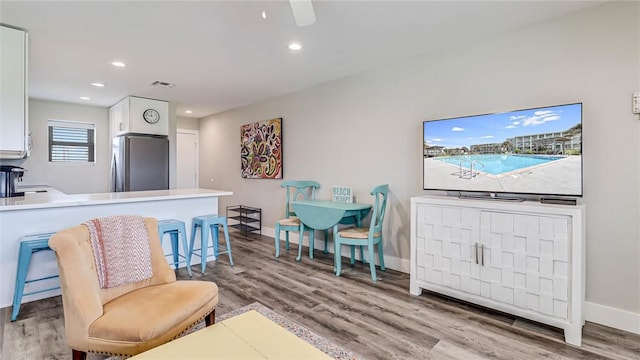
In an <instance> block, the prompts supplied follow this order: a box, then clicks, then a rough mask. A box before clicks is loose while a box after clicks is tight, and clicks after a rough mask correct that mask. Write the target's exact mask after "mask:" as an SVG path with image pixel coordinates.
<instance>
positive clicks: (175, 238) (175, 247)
mask: <svg viewBox="0 0 640 360" xmlns="http://www.w3.org/2000/svg"><path fill="white" fill-rule="evenodd" d="M179 234H180V233H179V232H177V231H172V232H170V233H169V235H170V236H169V237H170V238H171V251H173V266H174V268H175V269H176V270H178V261H179V260H178V256H179V255H180V250H178V237H179V236H180V235H179Z"/></svg>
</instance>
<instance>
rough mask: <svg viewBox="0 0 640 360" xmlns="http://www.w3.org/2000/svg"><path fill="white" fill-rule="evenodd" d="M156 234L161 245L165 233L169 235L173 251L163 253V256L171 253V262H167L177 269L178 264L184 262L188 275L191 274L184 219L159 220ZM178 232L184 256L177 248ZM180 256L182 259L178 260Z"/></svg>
mask: <svg viewBox="0 0 640 360" xmlns="http://www.w3.org/2000/svg"><path fill="white" fill-rule="evenodd" d="M158 234H159V235H160V244H161V245H162V241H163V240H164V235H165V234H169V235H170V236H171V250H172V252H173V253H172V254H164V256H165V257H167V256H171V255H173V262H171V261H169V263H170V264H173V266H174V267H175V268H176V269H178V264H182V263H184V264H186V265H187V272H188V273H189V277H191V276H193V274H192V273H191V252H189V247H188V246H187V229H186V226H185V224H184V221H180V220H177V219H167V220H159V221H158ZM180 234H182V251H183V253H184V256H183V255H181V254H180V250H178V238H179V237H180ZM180 258H183V259H184V260H180Z"/></svg>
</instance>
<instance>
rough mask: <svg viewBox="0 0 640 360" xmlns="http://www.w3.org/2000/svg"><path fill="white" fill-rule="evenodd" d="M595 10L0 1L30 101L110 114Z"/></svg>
mask: <svg viewBox="0 0 640 360" xmlns="http://www.w3.org/2000/svg"><path fill="white" fill-rule="evenodd" d="M599 3H602V1H588V2H587V1H407V2H405V1H319V0H314V2H313V5H314V8H315V13H316V17H317V21H316V23H315V24H313V25H310V26H308V27H304V28H299V27H297V26H296V24H295V21H294V18H293V15H292V12H291V8H290V6H289V3H288V1H75V2H72V1H69V2H67V1H64V2H63V1H5V0H0V23H3V24H8V25H12V26H16V27H21V28H24V29H26V30H27V31H28V32H29V36H30V39H29V44H30V48H29V51H30V54H29V96H30V97H32V98H39V99H48V100H55V101H63V102H71V103H83V104H91V105H97V106H110V105H113V104H114V103H116V102H117V101H118V100H120V99H122V98H123V97H125V96H127V95H136V96H142V97H148V98H156V99H162V100H169V101H173V102H175V103H176V104H177V113H178V116H187V117H194V118H201V117H204V116H207V115H211V114H214V113H218V112H221V111H224V110H228V109H232V108H235V107H238V106H243V105H247V104H250V103H253V102H256V101H261V100H265V99H268V98H272V97H275V96H278V95H282V94H287V93H290V92H294V91H298V90H301V89H305V88H308V87H310V86H313V85H316V84H320V83H324V82H328V81H331V80H334V79H337V78H341V77H344V76H348V75H351V74H355V73H358V72H362V71H366V70H370V69H373V68H377V67H381V66H384V65H386V64H389V63H393V62H397V61H399V60H402V59H407V58H410V57H414V56H417V55H422V54H427V53H429V52H434V51H437V49H439V48H443V47H449V46H464V45H465V44H467V43H469V42H473V41H477V40H481V39H483V38H487V37H491V36H495V35H496V34H499V33H501V32H506V31H510V30H513V29H515V28H518V27H522V26H526V25H529V24H533V23H536V22H540V21H544V20H546V19H549V18H552V17H556V16H561V15H564V14H567V13H570V12H573V11H577V10H580V9H582V8H585V7H589V6H593V5H596V4H599ZM263 10H265V11H266V13H267V15H268V17H267V19H266V20H264V19H262V17H261V16H260V15H261V13H262V11H263ZM293 40H297V41H299V42H301V43H302V44H303V46H304V48H303V50H302V51H301V52H299V53H293V52H292V51H291V50H289V49H287V44H288V43H289V42H290V41H293ZM113 60H120V61H123V62H125V63H126V64H127V67H126V68H124V69H118V68H114V67H112V66H111V65H110V63H111V61H113ZM156 80H159V81H166V82H170V83H174V84H175V85H176V86H175V87H174V88H172V89H165V88H157V87H152V86H150V84H151V83H152V82H153V81H156ZM91 82H103V83H105V84H106V85H107V86H106V87H105V88H95V87H93V86H91V85H90V83H91ZM80 96H88V97H91V100H90V101H85V100H80V98H79V97H80ZM186 109H191V110H193V114H191V115H186V114H185V113H184V110H186Z"/></svg>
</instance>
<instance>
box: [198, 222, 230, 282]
mask: <svg viewBox="0 0 640 360" xmlns="http://www.w3.org/2000/svg"><path fill="white" fill-rule="evenodd" d="M191 224H192V226H191V244H190V248H191V255H192V256H193V255H194V254H195V255H196V256H199V257H200V259H201V265H202V273H203V274H204V271H205V268H206V266H207V249H208V248H209V247H210V246H208V242H209V229H211V236H212V238H213V255H214V256H215V257H216V259H217V258H218V256H219V255H220V254H224V253H227V254H228V255H229V264H230V265H231V266H233V258H232V257H231V242H229V230H228V227H227V218H226V216H218V215H202V216H196V217H194V218H193V220H192V223H191ZM218 226H222V229H223V230H224V237H225V240H226V243H227V248H226V249H225V251H222V252H220V248H219V242H218V237H219V236H218ZM198 228H200V249H195V250H194V248H193V243H194V241H195V238H196V231H197V230H198ZM198 251H199V253H196V252H198Z"/></svg>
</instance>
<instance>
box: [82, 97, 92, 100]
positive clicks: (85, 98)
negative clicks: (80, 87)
mask: <svg viewBox="0 0 640 360" xmlns="http://www.w3.org/2000/svg"><path fill="white" fill-rule="evenodd" d="M80 99H81V100H91V98H90V97H86V96H80Z"/></svg>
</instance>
